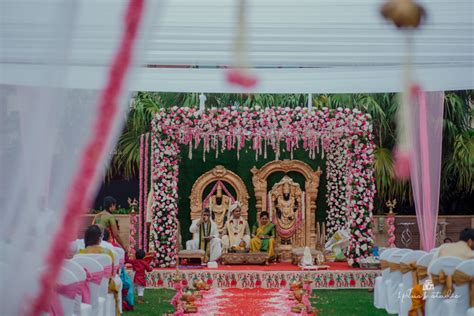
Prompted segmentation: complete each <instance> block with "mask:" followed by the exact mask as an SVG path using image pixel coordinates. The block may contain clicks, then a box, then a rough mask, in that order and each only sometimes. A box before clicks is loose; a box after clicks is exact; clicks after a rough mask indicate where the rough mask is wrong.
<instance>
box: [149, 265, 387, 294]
mask: <svg viewBox="0 0 474 316" xmlns="http://www.w3.org/2000/svg"><path fill="white" fill-rule="evenodd" d="M327 265H328V266H329V269H327V270H311V271H306V270H301V269H300V268H299V267H297V266H295V265H293V264H290V263H271V264H269V265H265V266H257V265H219V267H218V268H217V269H208V268H207V267H202V268H201V267H200V266H190V267H186V266H180V268H179V270H180V272H181V276H182V278H183V283H184V284H187V283H190V284H192V283H193V282H194V281H195V280H197V279H202V280H204V281H206V282H207V283H208V284H210V285H211V286H212V287H213V288H269V289H279V288H285V287H289V284H290V283H291V282H293V281H295V280H302V279H305V278H310V279H311V280H313V284H312V285H313V288H320V289H350V288H356V289H364V288H370V287H373V286H374V282H375V278H376V277H377V276H378V275H380V270H364V269H353V268H351V267H349V266H348V265H347V263H346V262H333V263H328V264H327ZM175 273H176V269H175V268H174V269H171V268H167V269H154V270H153V271H152V272H150V273H148V276H147V286H148V287H151V288H172V287H173V276H174V274H175Z"/></svg>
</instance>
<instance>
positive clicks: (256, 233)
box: [250, 211, 275, 260]
mask: <svg viewBox="0 0 474 316" xmlns="http://www.w3.org/2000/svg"><path fill="white" fill-rule="evenodd" d="M274 248H275V225H274V224H273V223H271V222H270V218H269V215H268V212H265V211H264V212H261V213H260V225H258V226H256V225H255V226H254V227H253V229H252V239H251V240H250V251H251V252H267V253H268V258H269V259H270V260H271V259H274V258H275V251H274Z"/></svg>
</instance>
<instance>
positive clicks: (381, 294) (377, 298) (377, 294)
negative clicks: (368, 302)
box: [374, 248, 398, 309]
mask: <svg viewBox="0 0 474 316" xmlns="http://www.w3.org/2000/svg"><path fill="white" fill-rule="evenodd" d="M397 250H398V248H388V249H385V250H384V251H382V253H381V254H380V266H381V269H382V275H380V276H378V277H376V278H375V285H374V306H375V307H376V308H379V309H385V308H386V305H387V301H386V300H385V285H384V280H387V278H388V273H389V271H390V269H389V267H388V261H387V259H388V257H389V256H390V255H391V254H392V253H393V252H394V251H397Z"/></svg>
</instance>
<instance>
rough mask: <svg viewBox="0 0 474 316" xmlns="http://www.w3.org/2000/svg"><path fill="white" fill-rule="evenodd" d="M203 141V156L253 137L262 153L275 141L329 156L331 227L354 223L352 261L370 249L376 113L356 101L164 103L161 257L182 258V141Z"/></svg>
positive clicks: (156, 126) (159, 145)
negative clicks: (318, 105) (352, 105)
mask: <svg viewBox="0 0 474 316" xmlns="http://www.w3.org/2000/svg"><path fill="white" fill-rule="evenodd" d="M201 143H202V145H203V148H204V150H203V157H202V159H205V155H206V153H209V152H210V151H211V150H212V151H213V154H215V155H216V156H217V155H219V153H220V152H223V151H224V150H229V149H236V150H237V159H238V158H239V154H238V153H239V152H240V150H242V149H244V147H245V146H246V144H249V143H250V144H251V148H252V150H254V152H255V157H256V159H258V157H261V156H263V157H265V158H266V154H267V150H268V148H270V149H271V150H273V151H274V152H275V154H276V159H278V158H279V155H280V152H281V149H282V148H281V147H282V146H284V147H285V150H286V151H288V152H290V153H291V155H292V154H293V151H294V150H296V149H299V148H300V147H302V148H303V149H304V150H305V151H307V152H308V155H309V157H310V158H313V159H314V158H315V157H316V154H317V153H320V154H321V155H322V156H326V170H325V173H326V178H327V192H328V194H327V196H326V198H327V202H328V208H329V209H328V212H327V213H328V214H327V227H328V232H329V234H332V233H334V232H335V231H337V230H338V229H343V228H349V229H350V233H351V239H350V245H349V249H348V254H347V255H348V257H349V263H350V264H352V263H357V262H358V261H359V259H360V258H364V257H367V256H368V255H369V254H370V251H371V248H372V246H373V232H372V209H373V199H374V195H375V179H374V175H373V174H374V172H373V151H374V143H373V137H372V124H371V118H370V115H369V114H364V113H361V112H360V111H359V110H357V109H353V110H351V109H342V108H338V109H337V110H329V109H327V108H323V109H322V110H318V111H310V110H308V109H306V108H299V107H297V108H295V109H290V108H283V107H272V108H265V109H258V108H256V109H249V108H245V107H244V108H230V107H228V108H220V109H216V108H213V109H209V110H206V111H204V112H201V111H198V110H197V109H194V108H187V107H184V108H178V107H174V108H172V109H170V110H165V109H162V110H161V111H160V112H159V113H157V114H156V115H155V118H154V119H153V121H152V170H151V171H152V182H153V187H154V190H153V191H154V203H153V207H152V208H153V215H154V216H153V222H152V229H151V241H150V244H151V246H150V248H151V249H152V250H155V251H156V257H155V261H154V263H155V265H156V266H159V267H167V266H172V265H175V263H176V262H175V260H176V230H177V221H176V218H177V212H178V205H177V201H178V190H177V186H178V172H179V170H178V169H179V167H178V156H179V154H180V145H187V146H188V150H187V151H188V152H187V154H188V155H189V157H190V158H192V154H193V150H194V149H195V148H197V147H198V146H199V145H200V144H201Z"/></svg>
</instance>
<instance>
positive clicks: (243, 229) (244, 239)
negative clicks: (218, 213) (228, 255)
mask: <svg viewBox="0 0 474 316" xmlns="http://www.w3.org/2000/svg"><path fill="white" fill-rule="evenodd" d="M240 212H241V208H240V203H239V202H235V203H234V204H232V205H231V206H230V207H229V213H230V215H229V219H228V220H227V223H226V224H225V225H224V229H223V231H222V248H223V249H224V252H228V251H229V250H234V251H235V250H248V249H249V248H250V228H249V224H248V222H247V220H246V219H245V218H243V217H242V216H240Z"/></svg>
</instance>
